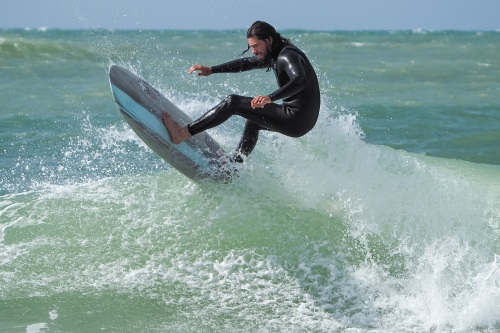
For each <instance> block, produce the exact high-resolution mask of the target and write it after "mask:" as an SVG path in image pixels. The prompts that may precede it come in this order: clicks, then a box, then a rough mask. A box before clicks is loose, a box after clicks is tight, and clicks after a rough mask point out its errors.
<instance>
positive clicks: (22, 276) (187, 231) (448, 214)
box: [0, 30, 500, 332]
mask: <svg viewBox="0 0 500 333" xmlns="http://www.w3.org/2000/svg"><path fill="white" fill-rule="evenodd" d="M289 34H290V35H295V36H296V44H297V45H299V46H300V47H303V48H304V49H305V50H306V51H307V52H308V54H309V55H310V57H311V58H312V60H313V62H314V64H315V66H316V67H317V69H318V73H319V77H320V81H321V85H322V91H324V94H323V101H322V102H323V103H322V112H321V116H320V119H319V121H318V125H317V127H316V128H315V129H314V130H313V131H312V132H311V133H309V134H308V135H306V136H304V137H302V138H299V139H293V138H287V137H284V136H281V135H279V134H275V133H262V135H261V138H260V140H259V143H258V145H257V148H256V150H255V151H254V153H253V154H252V155H251V156H250V158H249V159H248V160H247V161H246V163H244V164H243V166H242V168H241V170H240V177H239V178H237V179H235V180H234V182H233V183H231V184H224V185H222V184H209V183H207V184H196V183H193V182H191V181H189V180H188V179H187V178H186V177H184V176H183V175H182V174H180V173H178V172H177V171H176V170H174V169H172V168H171V167H169V166H168V165H167V164H165V163H163V162H162V161H161V160H160V159H159V158H158V157H157V156H156V155H155V154H154V153H152V152H151V151H150V150H149V149H148V148H147V147H146V146H145V145H144V144H143V143H142V142H141V141H140V140H139V139H138V138H137V137H136V136H135V134H134V133H133V131H132V130H131V129H130V128H128V127H127V126H126V124H125V122H124V121H123V119H121V116H120V114H119V112H118V110H117V108H116V105H115V104H114V102H113V100H112V97H111V92H110V90H109V84H108V82H107V75H106V70H107V68H108V67H109V65H110V64H111V63H119V64H121V65H124V66H126V67H128V68H130V69H131V70H133V71H135V72H137V73H138V74H140V75H141V76H143V77H144V78H145V79H146V80H148V81H149V82H151V83H152V84H153V85H155V86H157V87H158V88H159V89H160V91H162V92H163V93H164V94H165V95H167V97H169V98H170V99H171V100H173V101H174V102H175V103H176V104H177V105H179V106H180V107H181V108H182V109H183V110H185V111H186V112H187V113H189V114H190V115H191V116H192V117H193V118H194V117H197V116H199V115H201V114H202V113H203V112H204V111H205V110H207V109H209V108H210V107H212V106H213V105H214V104H215V103H217V102H218V101H219V100H220V99H221V98H223V97H224V96H225V95H227V94H229V93H239V94H246V95H254V94H258V91H262V90H265V91H267V90H270V89H274V85H273V84H274V82H272V80H274V78H272V77H269V75H270V74H269V73H265V72H250V73H243V74H239V75H227V76H226V75H220V76H213V77H210V78H193V77H191V76H188V75H187V74H186V73H185V71H186V70H187V68H188V67H189V66H190V65H191V64H193V63H203V62H204V61H206V60H207V59H210V61H213V62H214V63H215V62H222V61H224V59H226V60H227V58H228V57H229V58H235V57H237V56H238V55H239V54H240V53H241V51H242V50H240V49H241V46H244V39H241V36H240V35H241V32H239V31H237V32H232V31H221V32H176V31H170V32H163V31H145V32H139V31H130V32H108V31H83V32H82V31H51V30H48V31H2V32H0V54H1V55H2V56H1V57H0V68H2V71H4V72H5V73H6V75H7V76H8V78H5V76H4V75H2V77H0V81H1V84H2V87H5V90H4V91H5V93H4V94H2V95H1V97H0V98H1V99H2V105H3V106H2V109H1V110H2V111H0V119H1V121H2V125H3V128H4V129H3V131H2V132H0V144H1V146H0V152H1V153H2V155H0V167H1V169H0V170H1V172H2V174H1V175H0V322H1V323H2V328H4V329H5V330H6V331H16V330H22V331H29V332H43V331H47V332H60V331H72V332H95V331H100V330H111V331H119V332H194V331H196V332H249V331H255V332H422V331H434V332H496V331H498V330H499V329H500V263H499V257H498V254H499V253H500V241H499V240H500V206H499V204H498V203H499V202H500V168H499V166H498V163H496V162H495V161H496V160H495V158H491V159H490V160H488V161H485V160H484V159H483V158H482V157H481V156H483V154H484V152H485V151H488V152H493V155H495V154H496V155H495V156H497V157H498V152H497V151H496V150H495V149H498V146H496V145H491V147H486V148H485V147H483V145H482V144H477V142H483V143H484V142H485V141H484V140H486V141H488V140H496V138H497V136H495V135H496V134H492V132H491V127H490V126H493V125H488V126H484V127H482V125H481V124H483V121H484V117H488V115H491V114H492V111H494V110H496V111H498V110H499V109H498V102H494V100H493V99H488V98H487V97H477V96H476V95H474V94H470V96H469V94H465V93H464V96H463V98H462V99H460V100H458V99H457V100H456V101H457V102H456V104H455V106H453V108H456V109H457V110H458V111H456V112H454V111H453V110H452V109H453V108H452V103H451V102H449V105H445V106H443V105H442V104H441V102H442V101H443V100H444V98H443V97H442V96H437V95H433V94H428V95H426V92H425V91H420V89H419V88H422V87H423V86H424V85H425V84H424V85H421V83H419V82H425V80H428V79H429V77H428V76H425V75H424V74H421V75H422V78H417V77H416V74H415V73H411V71H410V70H416V69H414V68H413V67H412V66H411V64H410V63H405V64H400V65H398V64H397V63H395V62H394V63H393V65H389V64H383V63H381V59H387V58H392V59H396V58H397V59H404V56H405V55H406V56H409V55H408V54H411V52H410V51H415V50H417V49H423V50H424V51H421V53H417V54H414V55H413V56H414V57H415V59H416V60H415V61H417V63H419V64H420V66H422V67H425V68H432V66H433V65H432V64H433V61H435V60H436V57H437V59H438V60H440V61H442V59H443V58H440V57H439V52H444V51H442V50H441V51H440V49H441V48H444V49H453V48H454V47H459V46H460V45H463V46H464V48H466V47H465V46H468V45H475V46H476V47H479V46H481V47H483V48H484V49H485V50H489V49H490V48H491V49H494V48H495V47H496V48H497V49H498V45H499V44H494V43H492V42H491V41H494V40H495V39H497V38H498V37H497V36H498V35H495V34H493V33H492V34H486V36H484V35H476V34H471V33H422V32H418V33H410V32H401V33H383V32H380V33H355V32H352V33H312V32H289ZM475 36H476V37H475ZM210 40H212V41H213V40H215V41H217V43H210V42H208V41H210ZM242 40H243V42H242ZM384 40H385V43H386V44H385V45H386V47H385V48H382V47H381V48H380V49H378V48H375V46H374V45H375V44H377V43H378V44H380V43H381V42H382V41H384ZM433 40H434V41H435V42H432V41H433ZM215 44H216V45H215ZM436 45H437V46H436ZM495 45H496V46H495ZM370 47H371V48H372V49H369V50H368V51H367V50H366V49H367V48H370ZM325 50H326V51H327V52H326V51H325ZM375 51H376V52H375ZM377 52H380V54H378V53H377ZM433 52H437V54H436V53H433ZM429 53H431V54H432V55H433V56H434V59H433V58H432V57H430V58H428V59H427V58H426V57H429ZM481 56H484V57H487V56H485V55H484V54H483V55H481ZM478 57H479V56H478ZM4 59H7V60H8V61H7V60H4ZM377 59H378V60H377ZM466 59H469V60H467V61H465V63H460V65H459V66H464V65H467V64H469V62H472V60H471V59H473V56H472V55H470V57H469V58H466ZM495 59H496V58H495ZM483 60H484V59H483ZM483 60H481V59H480V60H478V62H480V63H483ZM487 60H488V59H486V60H484V63H486V61H487ZM377 61H378V62H379V65H378V67H372V71H370V72H368V66H367V67H366V68H365V67H363V66H365V65H366V64H367V62H371V64H372V66H375V65H374V63H376V62H377ZM12 63H16V66H17V67H16V68H14V66H13V65H11V64H12ZM354 64H358V65H359V66H360V67H361V68H359V67H354ZM363 64H365V65H363ZM446 64H447V65H449V66H452V65H453V61H451V60H450V61H449V63H448V62H446ZM497 65H498V63H497V62H495V60H494V59H493V60H491V61H490V68H491V67H494V66H497ZM471 67H472V68H473V69H474V70H480V69H478V68H476V66H475V65H471ZM477 67H479V68H482V67H481V66H477ZM353 68H358V71H357V72H356V75H352V74H351V75H348V72H351V73H352V71H353ZM377 68H378V70H379V72H380V75H379V76H377V75H376V69H377ZM405 68H406V70H407V71H410V73H406V74H404V75H406V79H407V80H408V81H405V80H404V79H403V78H402V76H398V75H396V74H397V72H398V71H401V70H404V69H405ZM495 68H496V67H495ZM463 70H464V71H465V72H467V69H463ZM471 71H472V69H471ZM429 73H430V70H429ZM368 74H369V75H368ZM437 74H439V73H437ZM437 74H436V75H437ZM440 75H442V77H441V78H440V79H435V80H434V81H432V82H434V83H433V84H435V85H438V86H440V84H442V85H448V84H449V82H450V80H455V79H452V78H447V77H446V71H444V70H443V72H442V73H441V74H440ZM450 75H451V74H450ZM453 75H457V74H456V73H455V74H453ZM471 75H472V74H471ZM355 76H357V77H358V78H356V77H355ZM388 77H392V79H391V80H392V81H391V80H390V79H388ZM344 78H345V81H344ZM362 78H366V79H362ZM419 80H420V81H419ZM439 80H441V82H445V83H439ZM487 80H491V78H490V77H486V78H484V77H483V78H482V81H480V82H481V83H480V84H482V85H483V86H484V87H486V88H484V89H482V91H484V92H485V95H487V93H488V92H491V91H493V90H495V89H496V88H495V87H494V86H493V83H490V84H487V83H486V81H487ZM333 81H335V82H333ZM403 81H404V84H403V85H402V86H401V87H402V89H403V90H400V91H395V90H394V89H393V84H394V82H400V83H401V82H403ZM409 81H411V82H409ZM391 82H392V83H391ZM429 82H431V81H429ZM478 82H479V81H478ZM495 82H496V83H498V81H495ZM7 83H8V84H7ZM249 83H250V84H249ZM462 84H463V83H459V84H458V83H457V85H455V86H454V87H448V88H447V89H448V90H447V92H448V93H450V94H453V95H454V96H458V95H459V92H460V91H463V90H461V89H462V88H461V87H462ZM478 84H479V83H478ZM377 85H378V86H377ZM375 86H377V87H378V88H377V89H378V92H379V93H380V95H378V93H377V94H376V95H375V94H374V90H373V89H374V87H375ZM411 87H413V88H411ZM410 88H411V89H413V90H414V91H415V96H416V97H414V99H415V100H419V101H420V100H421V104H419V105H416V104H414V103H410V102H411V101H408V100H406V99H405V98H402V97H401V94H403V93H405V91H406V90H405V89H410ZM433 89H434V88H433ZM424 90H425V89H424ZM431 90H432V89H431ZM432 91H434V90H432ZM383 93H386V94H387V93H390V94H391V95H384V96H383V97H382V95H383ZM406 93H408V94H409V92H406ZM407 96H409V95H407ZM424 97H425V98H424ZM398 98H399V101H400V102H397V101H398ZM476 98H479V99H481V98H484V99H483V101H484V105H483V106H478V108H477V109H474V110H472V111H471V110H470V109H469V106H470V105H471V103H474V101H476ZM393 101H396V102H393ZM401 101H406V102H407V103H406V102H405V103H403V102H401ZM495 103H497V104H495ZM480 108H483V109H482V110H483V111H481V110H480ZM417 109H418V110H421V112H422V113H423V114H427V115H430V114H436V112H437V113H439V115H440V117H435V118H432V119H430V120H429V122H425V121H424V120H422V119H417V118H418V117H416V116H415V114H414V113H412V112H411V111H412V110H417ZM377 110H378V111H377ZM436 110H437V111H436ZM460 110H462V111H463V112H461V111H460ZM384 112H386V113H384ZM433 112H434V113H433ZM388 114H390V116H391V117H394V118H393V119H397V120H398V121H397V123H398V124H401V127H398V126H395V125H394V120H393V119H391V118H390V117H389V116H388ZM467 114H470V115H472V114H473V116H470V117H469V116H467ZM457 118H458V119H457ZM497 120H498V119H496V118H495V117H491V118H489V121H490V122H492V123H493V124H495V121H497ZM422 122H423V123H422ZM417 123H418V124H420V125H422V126H417V125H415V124H417ZM429 124H432V125H433V126H434V127H432V126H430V127H429V126H428V125H429ZM448 124H451V125H452V126H451V125H450V126H451V127H447V126H448ZM460 124H462V127H460ZM471 124H473V125H474V126H471ZM496 124H498V123H496ZM242 126H243V121H242V120H241V119H238V118H236V117H233V118H232V119H231V120H229V121H228V122H226V123H225V124H223V125H222V126H220V127H218V128H215V129H213V130H211V132H210V134H211V135H212V136H213V137H214V138H215V139H216V140H217V141H219V142H220V143H221V145H223V146H224V147H225V148H226V150H231V149H233V148H234V147H235V146H236V145H237V142H238V141H239V137H240V135H241V131H242ZM455 127H457V131H456V132H454V131H452V132H453V133H452V134H450V136H452V137H454V139H451V140H443V141H439V140H438V138H439V137H440V136H442V134H443V133H445V129H447V128H448V129H452V128H455ZM469 127H472V128H469ZM422 128H424V129H425V130H422ZM432 128H435V129H436V132H439V131H442V132H441V133H435V132H433V131H432ZM458 128H460V129H461V131H462V136H459V132H460V131H459V130H458ZM384 133H387V135H383V134H384ZM429 133H431V134H429ZM474 133H479V134H478V136H475V134H474ZM473 137H475V138H476V139H477V140H478V141H477V142H476V144H475V143H474V140H473ZM417 142H418V144H417ZM457 142H468V144H467V145H466V146H467V149H466V150H467V152H465V150H461V149H460V145H459V144H458V143H457ZM488 142H489V141H488ZM437 143H439V144H437ZM454 156H461V157H463V158H455V157H454ZM452 157H453V158H452ZM497 157H496V158H497Z"/></svg>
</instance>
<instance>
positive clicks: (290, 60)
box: [269, 50, 307, 102]
mask: <svg viewBox="0 0 500 333" xmlns="http://www.w3.org/2000/svg"><path fill="white" fill-rule="evenodd" d="M277 67H278V71H284V72H285V73H286V74H287V76H288V77H289V79H290V80H289V81H288V82H287V83H286V84H284V85H283V86H281V87H280V88H279V89H278V90H276V91H274V92H273V93H271V94H269V97H270V98H271V100H272V101H273V102H274V101H276V100H279V99H287V98H289V97H291V96H293V95H295V94H297V93H299V92H301V91H302V90H303V89H305V88H306V84H307V77H306V69H305V61H304V59H303V58H302V57H301V56H300V54H299V53H298V52H296V51H294V50H286V51H285V52H281V54H280V55H279V57H278V59H277Z"/></svg>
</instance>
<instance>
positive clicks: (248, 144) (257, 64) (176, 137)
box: [163, 21, 320, 162]
mask: <svg viewBox="0 0 500 333" xmlns="http://www.w3.org/2000/svg"><path fill="white" fill-rule="evenodd" d="M247 38H248V48H247V50H245V51H244V52H243V54H245V52H247V51H248V50H250V49H252V53H253V57H246V58H241V59H237V60H233V61H230V62H227V63H224V64H221V65H217V66H212V67H207V66H203V65H194V66H192V67H191V68H190V69H189V71H188V73H189V74H191V73H193V72H197V75H199V76H209V75H211V74H215V73H238V72H243V71H248V70H252V69H258V68H262V69H265V68H267V70H268V71H269V70H271V69H272V70H273V71H274V74H275V76H276V80H277V82H278V89H277V90H276V91H274V92H272V93H270V94H268V95H262V96H255V97H246V96H239V95H229V96H228V97H226V98H225V99H224V100H223V101H222V102H221V103H220V104H218V105H217V106H215V107H214V108H212V109H211V110H209V111H208V112H207V113H205V114H204V115H203V116H201V117H200V118H198V119H197V120H195V121H194V122H192V123H191V124H188V125H187V126H181V125H179V124H178V123H176V122H175V121H174V120H173V119H172V118H171V117H170V116H169V115H168V113H164V116H163V120H164V123H165V126H166V128H167V130H168V132H169V134H170V136H171V138H172V141H173V142H174V143H176V144H178V143H181V142H183V141H185V140H187V139H189V138H190V137H191V136H193V135H195V134H198V133H200V132H203V131H205V130H207V129H209V128H212V127H215V126H218V125H220V124H222V123H223V122H225V121H226V120H227V119H229V118H230V117H231V116H232V115H235V114H236V115H239V116H241V117H244V118H246V119H247V122H246V124H245V129H244V132H243V136H242V138H241V140H240V143H239V145H238V148H237V150H236V152H235V155H234V160H235V161H237V162H243V159H244V158H245V157H247V156H248V155H249V154H250V153H251V152H252V151H253V149H254V148H255V145H256V143H257V140H258V136H259V131H260V130H267V131H274V132H278V133H281V134H284V135H287V136H290V137H300V136H303V135H305V134H306V133H308V132H309V131H310V130H311V129H312V128H313V127H314V125H315V124H316V121H317V119H318V114H319V108H320V92H319V84H318V79H317V76H316V73H315V71H314V69H313V67H312V65H311V63H310V62H309V60H308V59H307V57H306V55H305V54H304V53H303V52H302V51H301V50H299V49H298V48H297V47H296V46H294V45H293V44H292V43H291V42H290V41H289V40H288V39H287V38H284V37H282V36H281V35H280V34H279V33H278V32H277V31H276V30H275V28H274V27H273V26H271V25H270V24H268V23H266V22H262V21H256V22H255V23H253V24H252V26H251V27H250V28H249V29H248V30H247ZM277 100H281V101H282V104H278V103H275V101H277Z"/></svg>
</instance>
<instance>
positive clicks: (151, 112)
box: [109, 65, 230, 182]
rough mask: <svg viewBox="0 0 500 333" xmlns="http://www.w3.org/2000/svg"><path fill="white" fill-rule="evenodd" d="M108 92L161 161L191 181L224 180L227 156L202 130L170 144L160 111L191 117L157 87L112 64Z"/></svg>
mask: <svg viewBox="0 0 500 333" xmlns="http://www.w3.org/2000/svg"><path fill="white" fill-rule="evenodd" d="M109 81H110V84H111V91H112V93H113V97H114V99H115V102H116V104H118V108H119V110H120V113H121V114H122V116H123V117H124V118H125V121H126V122H127V123H128V124H129V125H130V127H131V128H132V129H133V130H134V132H135V133H136V134H137V135H138V136H139V138H141V140H142V141H144V143H146V145H147V146H148V147H149V148H151V149H152V150H153V151H154V152H155V153H156V154H158V155H159V156H160V157H161V158H162V159H163V160H165V161H166V162H167V163H169V164H170V165H171V166H173V167H174V168H176V169H177V170H179V171H180V172H181V173H183V174H184V175H186V176H187V177H189V178H190V179H192V180H194V181H202V180H214V181H221V182H227V181H228V179H229V177H230V173H229V172H228V171H227V170H224V168H223V167H221V166H222V165H224V164H225V161H227V160H228V159H227V155H226V153H225V152H224V150H223V149H222V148H221V146H220V145H219V144H218V143H217V142H216V141H215V140H214V139H213V138H212V137H211V136H210V135H208V134H207V133H206V132H202V133H199V134H197V135H194V136H192V137H191V138H189V139H188V140H186V141H185V142H183V143H181V144H174V143H172V140H171V139H170V135H169V133H168V132H167V129H166V128H165V125H164V123H163V112H168V114H169V115H170V116H171V117H172V118H173V119H174V120H175V121H176V122H177V123H179V124H181V125H187V124H189V123H191V122H192V119H191V118H190V117H189V116H188V115H187V114H185V113H184V112H183V111H182V110H181V109H179V108H178V107H177V106H176V105H175V104H173V103H172V102H171V101H169V100H168V99H167V98H166V97H165V96H163V95H162V94H161V93H160V92H159V91H158V90H156V89H155V88H153V87H152V86H151V85H150V84H149V83H147V82H146V81H144V80H143V79H142V78H140V77H139V76H137V75H136V74H134V73H132V72H131V71H129V70H127V69H125V68H123V67H120V66H118V65H112V66H111V67H110V69H109Z"/></svg>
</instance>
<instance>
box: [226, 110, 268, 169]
mask: <svg viewBox="0 0 500 333" xmlns="http://www.w3.org/2000/svg"><path fill="white" fill-rule="evenodd" d="M262 129H264V128H263V127H262V126H259V125H257V124H256V123H254V122H252V121H250V120H247V122H246V124H245V130H244V131H243V136H242V137H241V140H240V143H239V145H238V148H237V149H236V152H235V153H234V156H233V160H234V161H236V162H239V163H242V162H243V158H244V157H247V156H248V155H250V153H251V152H252V151H253V149H254V148H255V145H256V144H257V140H258V139H259V131H260V130H262Z"/></svg>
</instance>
